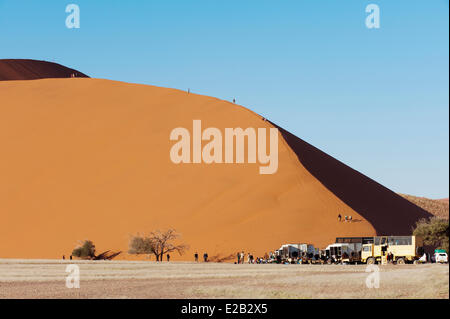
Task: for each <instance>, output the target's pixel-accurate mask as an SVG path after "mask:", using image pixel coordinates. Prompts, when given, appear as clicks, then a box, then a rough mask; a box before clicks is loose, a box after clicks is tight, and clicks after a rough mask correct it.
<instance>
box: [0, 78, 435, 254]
mask: <svg viewBox="0 0 450 319" xmlns="http://www.w3.org/2000/svg"><path fill="white" fill-rule="evenodd" d="M0 97H1V99H0V101H1V102H0V103H1V104H0V146H1V156H0V176H1V181H0V218H1V223H0V258H1V257H17V258H60V256H61V255H63V254H66V255H68V254H70V252H71V250H72V249H73V247H74V246H75V245H76V243H77V240H80V239H86V238H89V239H91V240H93V241H94V242H95V243H96V245H97V247H98V249H99V250H103V249H105V250H106V249H120V250H126V249H127V244H128V238H129V236H130V234H134V233H136V232H148V231H152V230H155V229H158V228H160V229H163V228H169V227H173V228H175V229H176V230H177V231H179V232H180V233H182V235H183V239H184V241H185V242H186V243H187V244H189V245H190V247H191V248H190V250H189V251H188V252H187V255H185V256H184V257H182V259H189V260H191V259H192V255H193V253H194V252H195V251H198V252H199V253H200V254H203V252H205V251H206V252H208V254H209V256H214V255H217V254H221V255H223V256H224V255H228V254H234V253H235V252H236V251H240V250H245V251H246V252H252V253H253V254H254V255H255V256H259V255H262V254H263V253H264V252H265V251H268V250H273V249H277V248H278V247H279V246H280V245H281V244H283V243H288V242H308V243H313V244H315V245H316V246H320V247H324V246H325V245H327V244H329V243H331V242H333V241H334V239H335V237H336V236H361V235H364V236H367V235H375V234H376V233H386V232H388V233H390V234H404V233H409V229H410V227H411V226H412V223H413V222H414V221H416V220H417V219H418V218H420V217H425V216H428V215H429V214H428V213H426V212H425V211H423V210H422V209H420V208H418V207H417V206H414V205H412V204H410V203H409V202H408V201H407V200H404V199H402V198H401V197H399V196H398V195H396V194H394V193H393V192H391V191H390V190H388V189H386V188H384V187H383V186H381V185H379V184H377V183H375V182H374V181H372V180H370V179H369V178H367V177H365V176H363V175H361V174H360V173H358V172H356V171H354V170H352V169H351V168H349V167H347V166H345V165H344V164H342V163H340V162H338V161H336V160H335V159H333V158H331V157H329V156H328V155H326V154H324V153H322V152H321V151H319V150H317V149H315V148H313V147H312V146H311V145H309V144H307V143H305V142H303V141H302V140H300V139H298V138H297V137H295V136H293V135H291V134H289V133H288V132H285V131H282V133H283V135H282V134H279V165H278V172H277V173H276V174H273V175H260V174H259V173H258V167H259V164H234V165H231V164H210V165H208V164H180V165H175V164H173V163H172V162H171V160H170V157H169V151H170V148H171V147H172V145H173V144H174V142H172V141H170V140H169V134H170V132H171V130H172V129H173V128H175V127H185V128H188V129H189V130H192V120H193V119H201V120H202V126H203V127H204V128H205V127H217V128H219V129H221V130H222V131H223V130H224V128H226V127H231V128H235V127H242V128H247V127H255V128H258V127H267V128H269V127H273V125H272V124H271V123H270V122H266V121H263V120H262V119H261V117H260V116H259V115H257V114H255V113H253V112H251V111H249V110H248V109H245V108H244V107H241V106H237V105H234V104H232V103H229V102H226V101H222V100H219V99H216V98H212V97H207V96H201V95H196V94H188V93H186V92H183V91H179V90H175V89H167V88H159V87H153V86H147V85H135V84H127V83H121V82H114V81H108V80H98V79H45V80H37V81H5V82H0ZM338 213H340V214H341V215H352V216H353V219H354V220H355V222H353V223H344V222H341V223H339V222H338V221H337V215H338ZM173 257H174V258H176V259H179V257H177V256H175V255H174V256H173ZM122 258H130V256H126V255H124V256H123V257H122Z"/></svg>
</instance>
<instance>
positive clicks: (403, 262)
mask: <svg viewBox="0 0 450 319" xmlns="http://www.w3.org/2000/svg"><path fill="white" fill-rule="evenodd" d="M404 264H405V259H404V258H401V257H400V258H399V259H397V265H404Z"/></svg>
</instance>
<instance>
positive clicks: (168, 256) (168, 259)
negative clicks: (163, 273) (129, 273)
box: [167, 254, 170, 262]
mask: <svg viewBox="0 0 450 319" xmlns="http://www.w3.org/2000/svg"><path fill="white" fill-rule="evenodd" d="M167 261H168V262H169V261H170V255H169V254H167Z"/></svg>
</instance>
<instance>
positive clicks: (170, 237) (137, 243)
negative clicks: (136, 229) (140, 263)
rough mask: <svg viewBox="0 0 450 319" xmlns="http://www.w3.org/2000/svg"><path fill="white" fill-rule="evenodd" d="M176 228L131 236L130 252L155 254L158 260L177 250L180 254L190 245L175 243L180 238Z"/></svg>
mask: <svg viewBox="0 0 450 319" xmlns="http://www.w3.org/2000/svg"><path fill="white" fill-rule="evenodd" d="M180 237H181V235H180V234H178V233H177V232H176V231H175V230H174V229H169V230H167V231H163V232H162V231H160V230H157V231H154V232H151V233H150V234H149V235H148V236H141V235H139V234H138V235H136V236H133V237H131V239H130V242H129V250H128V252H129V253H130V254H153V255H155V257H156V261H162V260H163V257H164V255H165V254H168V253H170V252H173V251H176V252H178V253H179V254H180V255H182V254H183V253H184V251H185V250H186V249H188V248H189V246H187V245H185V244H179V245H175V244H174V243H173V242H174V241H175V240H177V239H178V238H180Z"/></svg>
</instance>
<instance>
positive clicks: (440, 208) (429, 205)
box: [399, 194, 449, 219]
mask: <svg viewBox="0 0 450 319" xmlns="http://www.w3.org/2000/svg"><path fill="white" fill-rule="evenodd" d="M399 195H400V196H402V197H404V198H406V199H407V200H409V201H410V202H411V203H413V204H415V205H417V206H419V207H420V208H422V209H425V210H426V211H427V212H429V213H430V214H433V215H434V216H438V217H441V218H445V219H448V218H449V202H448V200H447V201H446V200H442V199H429V198H426V197H417V196H412V195H405V194H399Z"/></svg>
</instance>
